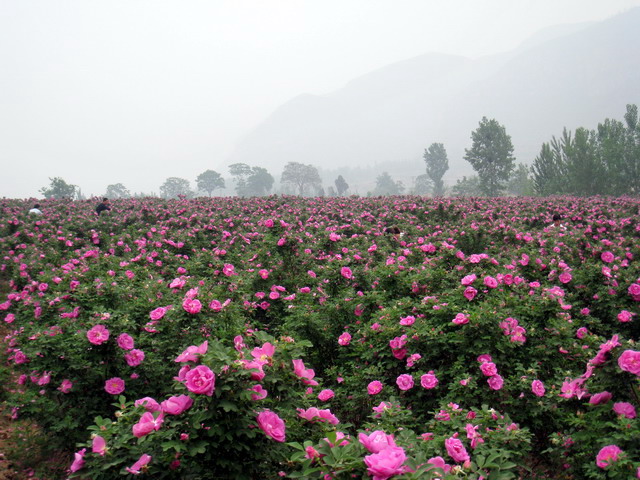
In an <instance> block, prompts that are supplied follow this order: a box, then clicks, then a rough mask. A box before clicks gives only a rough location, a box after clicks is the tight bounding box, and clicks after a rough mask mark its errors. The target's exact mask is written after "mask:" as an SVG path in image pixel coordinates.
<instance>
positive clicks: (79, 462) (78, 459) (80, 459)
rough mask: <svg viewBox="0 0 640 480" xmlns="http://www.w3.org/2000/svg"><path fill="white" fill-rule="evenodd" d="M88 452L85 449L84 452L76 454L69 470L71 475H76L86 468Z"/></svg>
mask: <svg viewBox="0 0 640 480" xmlns="http://www.w3.org/2000/svg"><path fill="white" fill-rule="evenodd" d="M86 452H87V449H86V448H83V449H82V450H80V451H78V452H76V453H74V455H73V463H72V464H71V466H70V467H69V470H70V471H71V473H75V472H77V471H78V470H80V469H81V468H82V467H84V454H85V453H86Z"/></svg>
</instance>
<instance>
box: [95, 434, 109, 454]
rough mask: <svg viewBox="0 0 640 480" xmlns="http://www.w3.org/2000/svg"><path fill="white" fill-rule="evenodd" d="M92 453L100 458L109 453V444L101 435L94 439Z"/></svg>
mask: <svg viewBox="0 0 640 480" xmlns="http://www.w3.org/2000/svg"><path fill="white" fill-rule="evenodd" d="M91 451H92V452H93V453H97V454H98V455H100V456H104V454H105V453H106V452H107V442H105V441H104V438H102V437H101V436H100V435H96V436H95V437H93V441H92V442H91Z"/></svg>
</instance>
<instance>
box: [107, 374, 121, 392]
mask: <svg viewBox="0 0 640 480" xmlns="http://www.w3.org/2000/svg"><path fill="white" fill-rule="evenodd" d="M124 388H125V385H124V380H122V379H121V378H119V377H114V378H110V379H109V380H107V381H106V382H104V389H105V390H106V392H107V393H110V394H111V395H119V394H121V393H122V392H124Z"/></svg>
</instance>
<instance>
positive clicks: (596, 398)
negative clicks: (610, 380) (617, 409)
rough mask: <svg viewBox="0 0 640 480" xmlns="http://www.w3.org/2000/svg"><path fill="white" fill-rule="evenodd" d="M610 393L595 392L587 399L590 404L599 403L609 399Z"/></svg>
mask: <svg viewBox="0 0 640 480" xmlns="http://www.w3.org/2000/svg"><path fill="white" fill-rule="evenodd" d="M611 397H612V395H611V394H610V393H609V392H600V393H596V394H595V395H593V396H592V397H591V398H590V399H589V403H590V404H591V405H601V404H603V403H607V402H608V401H609V400H611Z"/></svg>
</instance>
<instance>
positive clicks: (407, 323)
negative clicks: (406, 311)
mask: <svg viewBox="0 0 640 480" xmlns="http://www.w3.org/2000/svg"><path fill="white" fill-rule="evenodd" d="M415 321H416V317H414V316H413V315H409V316H408V317H404V318H401V319H400V325H403V326H405V327H408V326H411V325H413V324H414V322H415Z"/></svg>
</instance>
